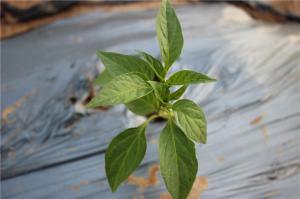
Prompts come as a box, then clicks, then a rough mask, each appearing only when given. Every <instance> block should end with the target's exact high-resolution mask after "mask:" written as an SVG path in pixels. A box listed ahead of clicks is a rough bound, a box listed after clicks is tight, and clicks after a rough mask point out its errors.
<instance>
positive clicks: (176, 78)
mask: <svg viewBox="0 0 300 199" xmlns="http://www.w3.org/2000/svg"><path fill="white" fill-rule="evenodd" d="M214 81H216V79H214V78H211V77H208V76H206V75H204V74H202V73H199V72H195V71H191V70H181V71H178V72H176V73H174V74H173V75H172V76H171V77H170V78H169V79H168V80H167V83H168V84H169V85H188V84H197V83H209V82H214Z"/></svg>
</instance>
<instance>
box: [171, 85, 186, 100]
mask: <svg viewBox="0 0 300 199" xmlns="http://www.w3.org/2000/svg"><path fill="white" fill-rule="evenodd" d="M186 89H187V86H186V85H184V86H181V87H180V88H179V89H177V90H176V91H175V92H173V93H171V94H170V97H169V100H177V99H179V98H180V97H181V96H182V95H183V93H184V92H185V90H186Z"/></svg>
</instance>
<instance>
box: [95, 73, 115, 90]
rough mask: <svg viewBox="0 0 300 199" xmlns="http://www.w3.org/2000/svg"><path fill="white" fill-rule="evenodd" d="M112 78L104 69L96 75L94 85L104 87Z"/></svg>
mask: <svg viewBox="0 0 300 199" xmlns="http://www.w3.org/2000/svg"><path fill="white" fill-rule="evenodd" d="M112 79H113V77H112V76H111V75H110V74H109V72H108V71H107V70H106V69H105V70H104V71H103V72H102V73H100V74H99V75H98V77H97V78H96V80H95V84H96V85H100V86H104V85H105V84H107V83H108V82H110V81H111V80H112Z"/></svg>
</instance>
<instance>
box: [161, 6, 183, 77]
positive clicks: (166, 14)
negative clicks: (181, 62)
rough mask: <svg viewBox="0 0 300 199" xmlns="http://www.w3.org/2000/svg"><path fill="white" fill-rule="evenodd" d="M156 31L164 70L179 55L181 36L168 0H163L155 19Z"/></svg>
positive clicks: (179, 27) (181, 45)
mask: <svg viewBox="0 0 300 199" xmlns="http://www.w3.org/2000/svg"><path fill="white" fill-rule="evenodd" d="M156 32H157V37H158V42H159V47H160V51H161V54H162V58H163V60H164V62H165V67H166V71H168V69H169V68H170V67H171V65H172V64H173V63H174V61H175V60H176V59H177V58H178V57H179V56H180V54H181V50H182V47H183V36H182V31H181V26H180V23H179V20H178V18H177V16H176V13H175V10H174V9H173V8H172V6H171V4H170V1H169V0H163V2H162V4H161V7H160V10H159V13H158V16H157V20H156Z"/></svg>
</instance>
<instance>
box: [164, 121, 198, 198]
mask: <svg viewBox="0 0 300 199" xmlns="http://www.w3.org/2000/svg"><path fill="white" fill-rule="evenodd" d="M159 160H160V169H161V174H162V177H163V179H164V181H165V184H166V187H167V189H168V191H169V192H170V193H171V195H172V197H173V199H186V198H187V196H188V194H189V192H190V190H191V188H192V186H193V183H194V180H195V177H196V174H197V169H198V162H197V158H196V154H195V146H194V143H193V142H192V141H190V140H189V139H188V138H187V137H186V136H185V135H184V134H183V132H182V131H181V130H180V128H178V127H177V126H176V125H175V124H174V123H173V122H172V121H168V123H167V126H166V127H165V128H164V129H163V131H162V133H161V135H160V137H159Z"/></svg>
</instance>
